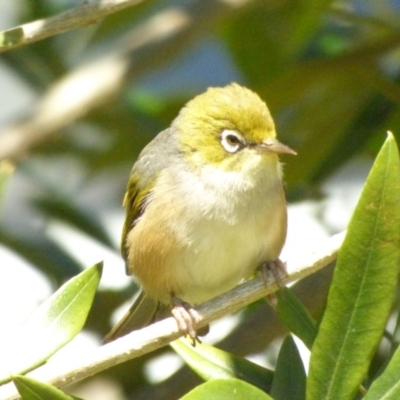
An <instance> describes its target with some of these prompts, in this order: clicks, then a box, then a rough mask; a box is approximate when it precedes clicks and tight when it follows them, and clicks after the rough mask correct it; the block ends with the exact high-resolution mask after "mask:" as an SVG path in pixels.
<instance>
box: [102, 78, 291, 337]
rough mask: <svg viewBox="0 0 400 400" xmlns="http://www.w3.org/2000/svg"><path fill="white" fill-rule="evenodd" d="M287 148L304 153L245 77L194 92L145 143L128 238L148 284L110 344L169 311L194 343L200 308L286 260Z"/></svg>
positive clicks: (132, 181)
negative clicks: (283, 136)
mask: <svg viewBox="0 0 400 400" xmlns="http://www.w3.org/2000/svg"><path fill="white" fill-rule="evenodd" d="M281 154H293V155H294V154H296V152H295V151H294V150H292V149H291V148H290V147H288V146H286V145H284V144H282V143H281V142H279V141H278V140H277V138H276V129H275V124H274V121H273V119H272V117H271V114H270V111H269V109H268V107H267V105H266V103H265V102H264V101H263V100H262V99H261V98H260V97H259V96H258V95H257V94H256V93H255V92H253V91H252V90H250V89H248V88H246V87H244V86H241V85H239V84H237V83H231V84H229V85H227V86H224V87H210V88H208V89H207V90H206V91H205V92H204V93H202V94H199V95H197V96H196V97H194V98H193V99H192V100H190V101H189V102H188V103H187V104H186V105H185V106H184V107H183V108H182V109H181V110H180V112H179V113H178V115H177V117H176V118H175V119H174V120H173V121H172V123H171V125H170V127H169V128H167V129H165V130H163V131H162V132H160V133H159V134H158V135H157V136H156V137H155V138H154V139H153V140H152V141H151V142H150V143H149V144H148V145H147V146H146V147H145V148H144V149H143V150H142V152H141V153H140V155H139V157H138V159H137V161H136V163H135V164H134V166H133V168H132V171H131V174H130V177H129V181H128V185H127V191H126V194H125V197H124V206H125V209H126V219H125V223H124V226H123V230H122V240H121V251H122V256H123V258H124V260H125V263H126V272H127V274H128V275H132V276H133V277H134V279H135V280H136V281H137V283H138V284H139V286H140V291H139V294H138V296H137V298H136V300H135V301H134V303H133V305H132V307H131V308H130V310H129V311H128V313H127V314H126V315H125V316H124V317H123V318H122V320H121V321H120V322H119V323H117V325H116V326H115V327H114V328H113V329H112V330H111V332H110V333H109V334H108V335H107V336H106V337H105V339H104V341H105V342H106V343H107V342H109V341H112V340H115V339H116V338H118V337H121V336H124V335H126V334H127V333H129V332H130V331H132V330H136V329H139V328H141V327H144V326H146V325H148V324H149V323H151V322H154V321H155V320H157V319H158V317H157V315H158V314H159V315H161V314H163V313H164V314H165V310H168V312H172V315H173V316H174V317H175V319H176V321H177V324H178V328H179V330H180V331H181V332H182V333H183V334H184V335H189V336H190V337H191V338H192V339H193V340H196V339H197V331H196V329H195V325H196V323H197V321H198V318H199V316H198V314H197V312H196V310H195V308H194V307H195V306H197V305H199V304H201V303H203V302H205V301H207V300H209V299H211V298H213V297H215V296H218V295H220V294H222V293H224V292H226V291H228V290H230V289H232V288H233V287H235V286H236V285H237V284H238V283H240V282H241V281H243V280H245V279H247V278H249V277H250V276H251V275H252V274H253V273H254V272H255V271H256V269H257V268H259V267H260V266H261V265H263V264H264V263H265V262H269V261H272V262H274V261H276V260H279V254H280V252H281V249H282V247H283V245H284V242H285V239H286V232H287V206H286V200H285V193H284V184H283V172H282V164H281V163H280V161H279V155H281ZM161 310H164V312H161Z"/></svg>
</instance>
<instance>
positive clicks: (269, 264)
mask: <svg viewBox="0 0 400 400" xmlns="http://www.w3.org/2000/svg"><path fill="white" fill-rule="evenodd" d="M260 271H261V274H262V276H263V279H264V284H265V286H267V284H268V281H269V278H270V276H271V274H272V276H273V278H274V280H275V282H276V283H277V285H278V286H279V288H282V287H283V286H284V284H283V282H282V276H287V274H288V273H287V270H286V263H284V262H283V261H282V260H280V259H279V258H277V259H276V260H270V261H265V262H263V263H262V264H261V265H260ZM267 301H268V303H269V304H270V306H271V307H272V308H275V306H276V303H277V298H276V296H275V294H270V295H269V296H267Z"/></svg>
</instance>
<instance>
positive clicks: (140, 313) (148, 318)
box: [103, 290, 160, 343]
mask: <svg viewBox="0 0 400 400" xmlns="http://www.w3.org/2000/svg"><path fill="white" fill-rule="evenodd" d="M159 308H160V306H159V303H158V302H157V301H155V300H153V299H151V298H150V297H148V296H147V295H146V294H145V293H144V292H143V291H142V290H141V291H140V292H139V294H138V295H137V296H136V298H135V300H134V302H133V304H132V307H131V308H130V309H129V311H128V312H127V313H126V314H125V315H124V316H123V318H122V319H121V321H119V322H118V323H117V325H115V326H114V328H113V329H111V331H110V332H109V333H108V334H107V335H106V336H105V337H104V339H103V343H109V342H112V341H113V340H115V339H118V338H120V337H122V336H125V335H127V334H128V333H130V332H132V331H134V330H137V329H141V328H144V327H145V326H147V325H149V324H150V323H152V322H154V321H155V320H156V316H157V314H158V311H159Z"/></svg>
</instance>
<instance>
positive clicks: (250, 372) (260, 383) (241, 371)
mask: <svg viewBox="0 0 400 400" xmlns="http://www.w3.org/2000/svg"><path fill="white" fill-rule="evenodd" d="M170 345H171V347H172V348H173V349H174V350H175V351H176V352H177V353H178V354H179V355H180V356H181V357H182V358H183V360H184V361H185V362H186V364H187V365H188V366H189V367H190V368H192V369H193V370H194V371H195V372H196V373H197V374H198V375H200V376H201V377H202V378H203V379H204V380H206V381H208V380H211V379H228V378H240V379H242V380H244V381H246V382H249V383H251V384H252V385H255V386H257V387H259V388H260V389H262V390H265V391H269V390H270V388H271V382H272V378H273V372H272V371H270V370H268V369H266V368H264V367H261V366H259V365H257V364H254V363H252V362H250V361H248V360H246V359H245V358H242V357H238V356H235V355H233V354H230V353H228V352H226V351H222V350H219V349H217V348H215V347H213V346H210V345H207V344H205V343H201V344H199V345H196V347H193V346H192V345H191V344H189V343H188V341H186V340H182V339H179V340H176V341H175V342H173V343H171V344H170Z"/></svg>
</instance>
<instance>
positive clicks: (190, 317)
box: [171, 296, 201, 346]
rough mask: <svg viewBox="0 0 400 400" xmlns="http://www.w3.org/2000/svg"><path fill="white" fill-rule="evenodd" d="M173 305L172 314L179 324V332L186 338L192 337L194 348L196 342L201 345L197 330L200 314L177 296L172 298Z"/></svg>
mask: <svg viewBox="0 0 400 400" xmlns="http://www.w3.org/2000/svg"><path fill="white" fill-rule="evenodd" d="M171 305H172V310H171V313H172V316H173V317H174V318H175V320H176V323H177V324H178V328H179V331H180V332H181V333H182V334H183V335H185V336H186V335H189V336H190V338H191V339H192V345H193V346H195V345H196V342H199V343H201V341H200V339H199V337H198V336H197V332H196V328H195V326H196V324H197V323H198V322H199V321H200V314H199V313H198V312H197V311H196V310H195V309H194V308H193V307H192V306H191V305H190V304H189V303H186V302H184V301H182V300H181V299H179V298H177V297H175V296H171Z"/></svg>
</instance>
